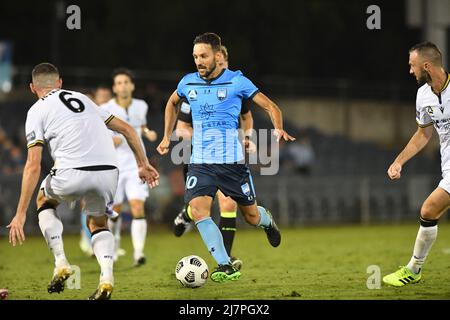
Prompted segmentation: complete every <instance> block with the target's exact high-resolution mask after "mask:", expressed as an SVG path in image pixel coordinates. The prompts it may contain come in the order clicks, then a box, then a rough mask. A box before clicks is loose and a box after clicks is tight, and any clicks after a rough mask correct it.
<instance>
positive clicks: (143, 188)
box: [114, 170, 148, 205]
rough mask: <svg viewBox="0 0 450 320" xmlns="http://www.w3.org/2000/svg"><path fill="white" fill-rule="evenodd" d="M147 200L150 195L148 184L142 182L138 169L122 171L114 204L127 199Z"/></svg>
mask: <svg viewBox="0 0 450 320" xmlns="http://www.w3.org/2000/svg"><path fill="white" fill-rule="evenodd" d="M125 197H126V198H127V200H141V201H145V199H147V197H148V185H147V184H146V183H142V181H141V179H140V178H139V175H138V172H137V171H136V170H127V171H121V172H120V173H119V183H118V184H117V192H116V195H115V197H114V205H119V204H122V203H123V201H124V200H125Z"/></svg>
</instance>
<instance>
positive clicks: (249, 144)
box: [242, 137, 256, 153]
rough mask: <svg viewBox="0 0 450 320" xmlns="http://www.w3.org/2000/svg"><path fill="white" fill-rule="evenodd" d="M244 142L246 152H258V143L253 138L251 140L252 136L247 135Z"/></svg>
mask: <svg viewBox="0 0 450 320" xmlns="http://www.w3.org/2000/svg"><path fill="white" fill-rule="evenodd" d="M242 143H243V144H244V148H245V152H247V153H255V152H256V144H255V143H254V142H253V141H252V140H250V138H248V137H245V139H244V141H243V142H242Z"/></svg>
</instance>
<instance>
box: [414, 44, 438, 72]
mask: <svg viewBox="0 0 450 320" xmlns="http://www.w3.org/2000/svg"><path fill="white" fill-rule="evenodd" d="M414 51H415V52H417V55H418V56H419V58H420V59H421V60H422V61H423V62H430V63H432V64H433V65H434V66H436V67H442V53H441V51H439V49H438V47H437V46H436V45H435V44H434V43H432V42H428V41H427V42H421V43H419V44H416V45H415V46H413V47H412V48H411V49H409V53H412V52H414Z"/></svg>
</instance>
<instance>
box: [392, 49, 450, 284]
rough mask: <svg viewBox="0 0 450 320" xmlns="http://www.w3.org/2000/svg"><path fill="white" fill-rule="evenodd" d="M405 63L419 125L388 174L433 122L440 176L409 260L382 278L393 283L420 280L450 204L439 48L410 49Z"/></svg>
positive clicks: (449, 124) (446, 98) (448, 106)
mask: <svg viewBox="0 0 450 320" xmlns="http://www.w3.org/2000/svg"><path fill="white" fill-rule="evenodd" d="M409 66H410V71H409V73H410V74H412V75H414V76H415V77H416V80H417V82H418V84H419V85H421V87H420V88H419V89H418V90H417V98H416V121H417V124H418V126H419V127H418V128H417V131H416V133H415V134H414V135H413V136H412V138H411V140H410V141H409V142H408V144H407V145H406V147H405V148H404V149H403V151H402V152H401V153H400V154H399V155H398V157H397V158H396V159H395V160H394V162H393V163H392V164H391V166H390V167H389V169H388V175H389V177H390V178H391V179H392V180H396V179H400V177H401V171H402V167H403V165H404V164H405V163H406V162H407V161H408V160H409V159H411V158H412V157H414V156H415V155H416V154H417V153H419V151H421V150H422V149H423V148H424V147H425V146H426V145H427V143H428V142H429V141H430V138H431V136H432V135H433V125H434V128H435V129H436V132H437V133H438V135H439V140H440V144H441V167H442V180H441V182H440V183H439V185H438V187H437V188H436V189H435V190H434V191H433V192H432V193H431V194H430V195H429V197H428V198H427V199H426V200H425V202H424V203H423V205H422V208H421V210H420V227H419V231H418V233H417V237H416V243H415V245H414V250H413V255H412V257H411V260H410V261H409V262H408V264H407V265H406V266H404V267H400V269H399V270H397V271H396V272H394V273H391V274H389V275H387V276H385V277H384V278H383V281H384V282H385V283H386V284H389V285H392V286H396V287H401V286H404V285H406V284H410V283H417V282H419V281H420V279H421V278H422V266H423V264H424V263H425V259H426V258H427V256H428V253H429V252H430V250H431V247H432V246H433V243H434V241H435V240H436V238H437V232H438V226H437V224H438V220H439V218H440V217H441V216H442V215H443V214H444V213H445V212H446V211H447V209H448V208H449V206H450V174H449V173H450V140H449V139H448V137H449V135H450V86H449V84H450V75H449V74H448V72H446V71H445V70H444V67H443V64H442V54H441V52H440V51H439V49H438V48H437V47H436V45H434V44H433V43H430V42H423V43H419V44H417V45H415V46H414V47H412V48H411V49H410V51H409Z"/></svg>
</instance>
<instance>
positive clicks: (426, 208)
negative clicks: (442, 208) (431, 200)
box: [420, 204, 439, 220]
mask: <svg viewBox="0 0 450 320" xmlns="http://www.w3.org/2000/svg"><path fill="white" fill-rule="evenodd" d="M438 215H439V212H437V211H436V210H435V209H434V208H433V206H431V205H427V204H424V205H423V206H422V208H421V209H420V216H421V217H422V218H423V219H426V220H435V219H437V218H438Z"/></svg>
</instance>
